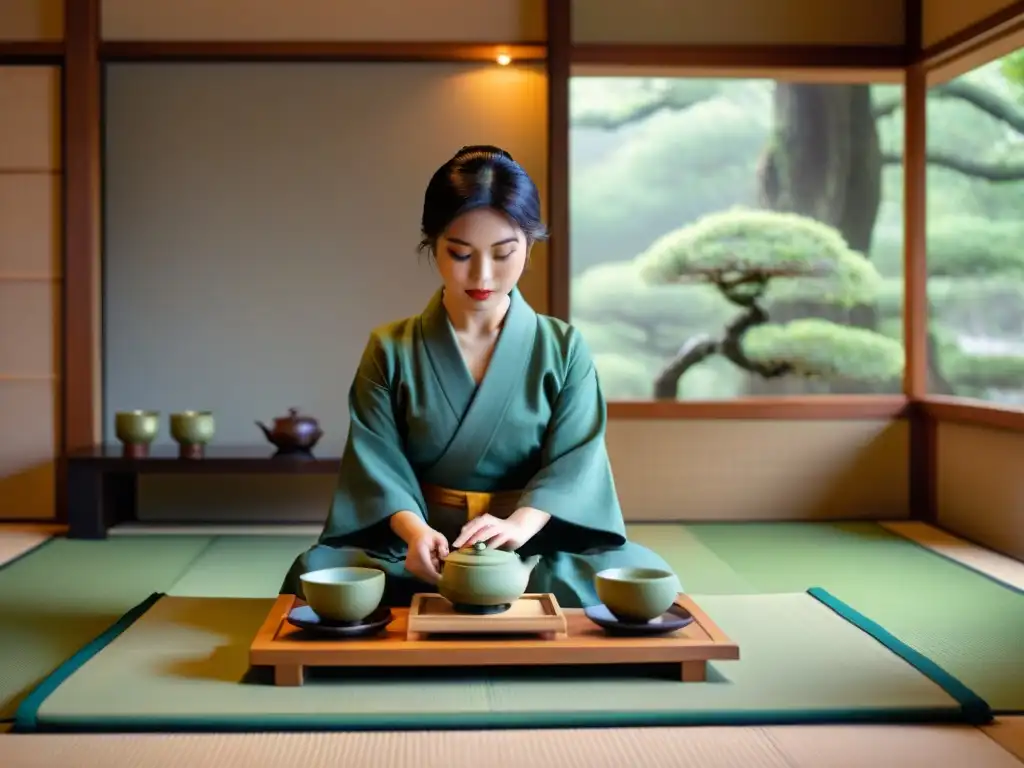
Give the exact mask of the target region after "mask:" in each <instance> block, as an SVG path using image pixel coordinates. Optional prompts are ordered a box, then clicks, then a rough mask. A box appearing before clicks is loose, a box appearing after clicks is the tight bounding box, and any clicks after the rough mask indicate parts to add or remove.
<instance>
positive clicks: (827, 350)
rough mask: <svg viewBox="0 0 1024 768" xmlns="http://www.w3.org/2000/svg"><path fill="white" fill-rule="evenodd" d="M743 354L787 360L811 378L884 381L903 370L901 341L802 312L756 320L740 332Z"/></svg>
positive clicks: (762, 359)
mask: <svg viewBox="0 0 1024 768" xmlns="http://www.w3.org/2000/svg"><path fill="white" fill-rule="evenodd" d="M743 349H744V351H745V352H746V354H747V356H748V357H750V358H751V359H752V360H756V361H757V362H760V363H769V364H771V363H789V364H790V365H792V366H794V367H795V371H794V373H796V374H798V375H802V376H807V377H812V378H844V379H850V380H857V381H871V382H885V381H891V380H892V379H896V378H899V377H900V376H901V375H902V374H903V358H904V352H903V345H902V344H901V343H900V342H898V341H896V340H894V339H892V338H888V337H886V336H883V335H882V334H879V333H875V332H874V331H869V330H866V329H864V328H850V327H843V326H841V325H836V324H835V323H830V322H829V321H827V320H818V319H814V318H807V319H803V320H794V321H792V322H790V323H786V324H784V325H759V326H757V327H755V328H752V329H751V330H750V331H749V332H748V333H747V335H746V336H744V338H743Z"/></svg>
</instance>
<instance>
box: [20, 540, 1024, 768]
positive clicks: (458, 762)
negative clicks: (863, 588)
mask: <svg viewBox="0 0 1024 768" xmlns="http://www.w3.org/2000/svg"><path fill="white" fill-rule="evenodd" d="M886 527H887V528H889V529H890V530H892V531H894V532H896V533H899V534H900V535H902V536H905V537H907V538H910V539H913V540H915V541H917V542H919V543H921V544H923V545H925V546H927V547H929V548H931V549H934V550H936V551H937V552H940V553H941V554H943V555H945V556H947V557H950V558H953V559H956V560H959V561H961V562H963V563H964V564H966V565H969V566H971V567H973V568H975V569H977V570H980V571H982V572H985V573H987V574H989V575H990V576H992V577H993V578H996V579H998V580H1000V581H1004V582H1006V583H1008V584H1012V585H1014V586H1017V587H1020V588H1024V564H1022V563H1019V562H1017V561H1015V560H1012V559H1010V558H1006V557H1003V556H1001V555H997V554H995V553H993V552H989V551H987V550H984V549H981V548H979V547H976V546H974V545H971V544H969V543H967V542H964V541H962V540H959V539H957V538H956V537H953V536H950V535H949V534H946V533H944V532H942V531H939V530H937V529H935V528H932V527H929V526H927V525H924V524H920V523H903V522H901V523H890V524H886ZM203 531H204V532H209V533H213V531H212V530H210V529H207V528H203ZM52 532H53V531H52V530H45V529H32V528H27V527H24V526H21V527H15V526H6V527H0V562H7V561H9V560H11V559H13V558H15V557H18V556H20V555H22V554H23V553H25V552H27V551H30V550H31V549H32V548H34V547H35V546H38V545H39V544H40V543H42V542H43V541H45V540H46V538H47V536H49V535H50V534H51V533H52ZM273 532H274V533H281V529H280V528H277V527H275V528H274V529H273ZM125 533H126V534H127V533H128V532H125ZM218 533H220V532H218ZM246 533H247V534H249V535H251V534H252V533H253V530H252V529H249V530H247V531H246ZM481 760H486V761H487V762H490V763H492V764H493V765H495V766H521V765H530V766H532V767H535V766H554V765H558V766H565V767H566V768H574V767H576V766H579V767H580V768H583V767H584V766H585V767H586V768H602V767H604V766H609V767H610V766H634V765H643V766H645V768H659V767H661V766H682V765H699V766H701V767H702V768H704V767H708V768H711V767H717V766H723V767H725V766H728V767H730V768H732V767H735V768H740V767H741V766H742V767H743V768H772V767H774V766H779V767H780V768H783V767H784V768H833V767H835V768H846V767H847V766H849V768H854V767H861V766H864V767H866V766H893V767H900V768H902V767H906V768H911V767H913V766H922V767H924V766H928V768H933V767H934V766H936V765H967V764H968V763H970V764H971V765H973V766H974V767H975V768H1001V767H1002V766H1019V765H1020V764H1021V763H1024V717H1014V718H1003V719H1001V720H1000V721H998V722H996V723H994V724H992V725H989V726H985V727H982V728H972V727H969V726H954V725H951V726H877V725H871V726H788V727H767V728H754V727H718V728H650V729H640V728H624V729H606V730H579V731H576V730H540V731H524V730H503V731H455V732H441V731H434V732H376V733H313V734H301V733H290V734H208V735H206V734H204V735H196V734H181V735H149V734H147V735H66V736H64V735H11V734H5V735H2V736H0V766H3V767H4V768H28V767H29V766H39V767H40V768H42V767H43V766H45V767H46V768H56V767H58V766H69V768H91V767H92V766H97V767H99V766H103V768H112V767H115V766H132V767H133V768H143V767H145V768H162V767H163V766H168V767H169V766H175V767H177V766H189V768H203V767H204V766H217V767H218V768H231V767H233V766H239V768H241V767H242V766H244V767H245V768H260V767H262V766H268V767H269V766H275V767H276V766H293V765H294V766H301V767H302V768H318V767H319V766H332V768H336V767H337V766H339V765H350V766H353V768H355V767H357V766H358V767H359V768H374V767H376V766H417V768H420V767H422V768H430V767H432V766H445V768H457V767H458V766H477V765H479V764H480V762H481Z"/></svg>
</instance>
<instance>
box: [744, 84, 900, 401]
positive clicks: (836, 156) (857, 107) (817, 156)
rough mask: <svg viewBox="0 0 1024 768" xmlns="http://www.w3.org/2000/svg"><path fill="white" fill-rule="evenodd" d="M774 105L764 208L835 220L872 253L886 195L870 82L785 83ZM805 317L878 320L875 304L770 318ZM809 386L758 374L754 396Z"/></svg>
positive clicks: (807, 305) (796, 310)
mask: <svg viewBox="0 0 1024 768" xmlns="http://www.w3.org/2000/svg"><path fill="white" fill-rule="evenodd" d="M774 109H775V114H774V130H773V135H772V141H771V143H770V145H769V147H768V149H767V150H766V152H765V156H764V158H763V160H762V166H761V171H760V179H759V181H760V187H761V190H760V191H761V202H762V205H764V206H765V207H766V208H770V209H772V210H776V211H787V212H793V213H799V214H802V215H804V216H808V217H810V218H813V219H815V220H817V221H820V222H822V223H824V224H830V225H832V226H834V227H836V228H837V229H838V230H839V231H840V232H841V233H842V234H843V237H844V238H845V239H846V242H847V244H848V245H849V246H850V248H852V249H853V250H855V251H859V252H860V253H862V254H864V256H865V257H867V256H868V254H869V253H870V250H871V239H872V233H873V232H874V228H875V221H876V220H877V218H878V209H879V205H880V203H881V196H882V153H881V147H880V144H879V139H878V128H877V125H876V123H875V118H874V115H873V114H872V105H871V91H870V86H868V85H836V84H821V85H819V84H800V83H785V82H779V83H776V85H775V104H774ZM798 317H820V318H823V319H828V320H832V321H834V322H838V323H841V324H844V325H855V326H860V327H865V328H871V327H874V325H875V318H874V312H873V311H871V309H870V308H868V307H862V308H858V309H854V310H851V311H847V310H844V309H842V308H840V307H836V306H833V305H827V304H818V303H817V302H802V303H801V305H800V306H795V305H794V306H791V307H786V308H785V309H784V310H774V311H773V312H772V317H771V321H772V322H773V323H784V322H788V321H789V320H794V319H796V318H798ZM819 386H820V385H819ZM836 386H838V384H836ZM850 388H851V385H850V383H849V382H845V383H844V385H843V391H844V392H846V393H850ZM815 389H817V387H815ZM808 391H810V390H809V388H808V386H805V384H804V383H803V382H802V381H800V380H794V379H792V378H790V377H787V378H786V379H778V380H775V381H764V380H760V379H758V378H757V377H753V378H752V380H751V386H750V393H751V394H799V393H802V392H808Z"/></svg>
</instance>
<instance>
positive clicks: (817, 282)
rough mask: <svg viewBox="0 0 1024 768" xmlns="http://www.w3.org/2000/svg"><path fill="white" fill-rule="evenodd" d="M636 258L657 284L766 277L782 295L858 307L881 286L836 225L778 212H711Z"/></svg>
mask: <svg viewBox="0 0 1024 768" xmlns="http://www.w3.org/2000/svg"><path fill="white" fill-rule="evenodd" d="M637 260H638V262H639V264H640V273H641V275H642V277H643V278H644V279H645V280H648V281H650V282H654V283H671V282H675V281H677V280H688V279H690V280H710V279H715V280H717V279H722V280H725V281H731V280H740V279H742V278H744V277H758V276H761V277H763V278H764V279H765V280H771V281H772V283H773V285H772V291H773V297H774V299H775V300H780V299H781V298H786V299H787V300H790V301H792V300H795V299H796V298H799V297H801V296H806V297H808V298H810V297H813V298H815V299H816V300H818V301H826V302H834V303H838V304H843V305H846V306H852V305H854V304H861V303H869V302H871V301H872V300H873V299H874V295H875V293H876V292H877V290H878V288H879V287H880V285H881V276H880V275H879V274H878V271H877V270H876V269H874V267H873V266H872V265H871V263H870V262H869V261H867V260H866V259H865V258H864V257H863V256H861V255H860V254H858V253H856V252H854V251H851V250H850V249H849V248H848V247H847V245H846V242H845V241H844V240H843V238H842V236H841V235H840V234H839V232H838V231H836V230H835V229H834V228H833V227H830V226H828V225H826V224H822V223H821V222H818V221H815V220H813V219H811V218H808V217H806V216H799V215H797V214H793V213H780V212H778V211H764V210H749V209H744V208H733V209H731V210H728V211H722V212H720V213H713V214H709V215H708V216H704V217H703V218H701V219H700V220H698V221H697V222H695V223H693V224H691V225H689V226H686V227H682V228H680V229H677V230H674V231H672V232H669V233H668V234H666V235H663V236H662V237H660V238H658V239H657V240H656V241H655V242H654V243H652V244H651V246H650V247H649V248H648V249H647V250H646V251H645V252H644V253H642V254H640V256H638V257H637ZM782 274H786V275H787V276H786V277H781V276H780V277H773V275H782ZM787 283H788V285H787Z"/></svg>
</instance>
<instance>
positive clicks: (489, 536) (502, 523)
mask: <svg viewBox="0 0 1024 768" xmlns="http://www.w3.org/2000/svg"><path fill="white" fill-rule="evenodd" d="M529 538H530V537H529V535H528V534H527V532H526V531H525V530H524V529H523V527H522V526H521V525H519V523H518V522H516V520H514V519H512V518H508V519H503V518H500V517H494V516H493V515H480V517H474V518H473V519H472V520H470V521H469V522H468V523H466V524H465V525H464V526H462V531H461V532H460V533H459V537H458V538H457V539H455V541H453V542H452V549H453V550H455V549H458V548H460V547H471V546H473V545H474V544H476V543H477V542H478V541H483V542H486V543H487V546H488V547H490V548H491V549H497V548H498V547H503V548H505V549H512V550H515V549H519V547H521V546H523V544H525V543H526V541H527V539H529Z"/></svg>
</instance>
